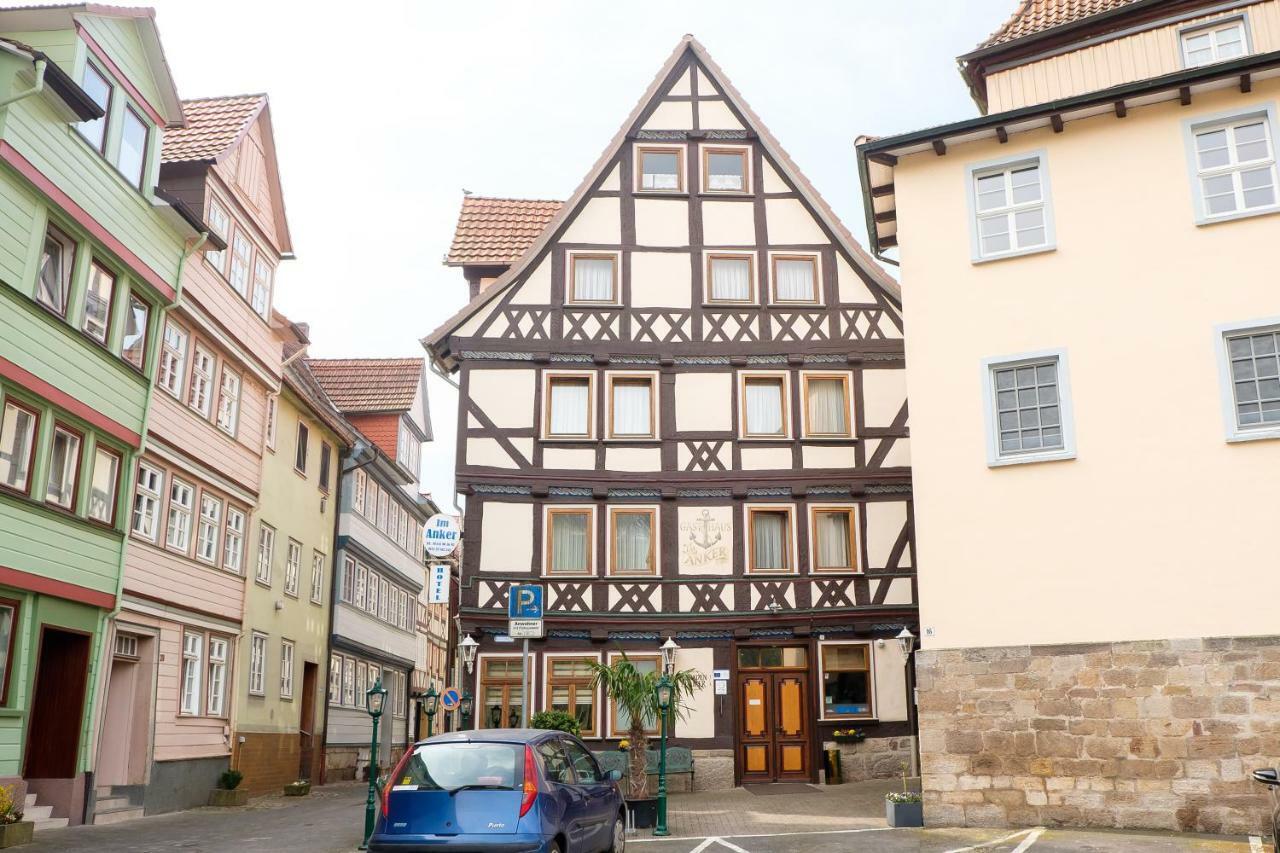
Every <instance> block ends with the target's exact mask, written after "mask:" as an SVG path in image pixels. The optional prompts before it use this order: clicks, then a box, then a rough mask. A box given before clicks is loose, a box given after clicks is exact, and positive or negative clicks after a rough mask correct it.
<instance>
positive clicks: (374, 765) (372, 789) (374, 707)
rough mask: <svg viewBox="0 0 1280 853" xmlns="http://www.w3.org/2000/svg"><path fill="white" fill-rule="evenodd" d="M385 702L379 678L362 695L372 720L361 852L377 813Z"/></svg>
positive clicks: (385, 693)
mask: <svg viewBox="0 0 1280 853" xmlns="http://www.w3.org/2000/svg"><path fill="white" fill-rule="evenodd" d="M386 701H387V688H385V687H383V686H382V678H381V677H379V678H378V680H377V681H375V682H374V683H373V686H372V687H370V688H369V689H368V690H367V691H366V692H365V694H364V710H365V712H366V713H367V714H368V715H369V717H370V718H371V719H372V720H373V739H372V740H370V741H369V798H368V799H367V800H365V804H364V843H363V844H361V845H360V849H361V850H366V849H368V847H369V838H370V836H372V835H373V823H374V819H375V817H376V815H377V813H378V719H379V718H380V717H381V716H382V706H383V705H384V704H386Z"/></svg>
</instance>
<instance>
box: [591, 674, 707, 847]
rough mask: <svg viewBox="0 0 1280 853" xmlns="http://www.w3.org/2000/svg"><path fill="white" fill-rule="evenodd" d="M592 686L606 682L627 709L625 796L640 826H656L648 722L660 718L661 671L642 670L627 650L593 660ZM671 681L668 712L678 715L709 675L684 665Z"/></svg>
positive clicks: (683, 713)
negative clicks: (609, 659) (606, 659)
mask: <svg viewBox="0 0 1280 853" xmlns="http://www.w3.org/2000/svg"><path fill="white" fill-rule="evenodd" d="M591 666H592V669H593V670H594V674H593V676H592V682H591V683H592V687H593V688H595V687H601V686H603V687H604V689H605V692H606V693H607V694H608V695H609V697H610V698H611V699H613V701H614V702H615V703H616V704H617V706H618V708H619V709H621V710H623V711H625V712H626V715H627V719H628V726H627V744H628V758H627V777H626V783H625V784H626V787H625V789H624V796H625V797H626V800H627V810H628V811H629V812H630V813H631V814H632V815H634V817H635V825H636V827H637V828H639V829H644V828H646V827H650V826H653V823H654V820H655V819H656V816H657V807H658V801H657V798H656V797H650V796H649V773H648V748H649V735H648V734H647V733H646V732H645V728H646V726H647V725H648V726H652V724H653V721H654V720H658V719H659V714H660V711H659V709H658V698H657V693H656V691H655V689H654V688H655V687H656V686H657V684H658V678H659V673H657V672H642V671H640V670H639V669H637V668H636V665H635V664H634V663H632V662H631V661H630V660H629V659H628V658H627V655H626V652H623V653H622V655H620V656H619V657H618V658H616V659H614V660H613V661H612V662H611V663H609V664H608V665H605V664H602V663H593V664H592V665H591ZM668 679H669V680H670V682H671V708H670V711H669V712H668V713H670V714H671V715H672V717H674V718H676V719H684V717H685V716H686V715H687V714H688V701H689V698H690V697H691V696H692V695H693V693H694V691H696V690H699V689H701V688H702V686H703V685H704V684H706V681H707V679H706V676H704V675H703V674H702V673H701V672H698V671H697V670H694V669H682V670H679V671H678V672H673V673H671V675H669V676H668Z"/></svg>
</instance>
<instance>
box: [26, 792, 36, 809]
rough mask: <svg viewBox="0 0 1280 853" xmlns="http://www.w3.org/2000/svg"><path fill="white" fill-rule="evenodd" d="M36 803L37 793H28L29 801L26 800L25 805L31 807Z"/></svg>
mask: <svg viewBox="0 0 1280 853" xmlns="http://www.w3.org/2000/svg"><path fill="white" fill-rule="evenodd" d="M35 804H36V795H35V794H27V801H26V803H24V804H23V805H24V806H25V807H26V808H31V807H32V806H34V805H35Z"/></svg>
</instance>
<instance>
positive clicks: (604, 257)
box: [564, 252, 622, 308]
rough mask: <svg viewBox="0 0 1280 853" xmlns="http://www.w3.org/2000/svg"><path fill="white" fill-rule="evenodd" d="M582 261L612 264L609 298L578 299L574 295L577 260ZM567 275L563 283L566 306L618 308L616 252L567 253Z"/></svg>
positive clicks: (619, 295) (619, 286)
mask: <svg viewBox="0 0 1280 853" xmlns="http://www.w3.org/2000/svg"><path fill="white" fill-rule="evenodd" d="M579 259H582V260H584V261H609V262H611V263H612V264H613V274H612V281H611V285H612V286H611V287H610V290H609V298H608V299H606V300H602V299H579V298H578V297H577V296H576V295H575V290H576V287H577V279H578V274H577V267H578V260H579ZM565 267H566V269H567V271H568V274H569V280H568V281H567V282H565V289H564V293H565V298H564V302H565V304H566V305H581V306H583V307H605V308H609V307H614V308H616V307H618V305H619V303H620V301H621V291H622V282H621V281H620V280H619V275H618V272H619V263H618V253H617V252H569V263H567V264H565Z"/></svg>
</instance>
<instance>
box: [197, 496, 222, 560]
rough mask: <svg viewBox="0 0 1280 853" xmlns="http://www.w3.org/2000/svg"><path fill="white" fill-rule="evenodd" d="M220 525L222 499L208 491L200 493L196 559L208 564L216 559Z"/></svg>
mask: <svg viewBox="0 0 1280 853" xmlns="http://www.w3.org/2000/svg"><path fill="white" fill-rule="evenodd" d="M221 527H222V501H220V500H218V499H217V498H215V497H214V496H213V495H211V494H209V493H208V492H201V493H200V522H199V524H198V525H197V528H196V559H197V560H201V561H203V562H206V563H209V564H215V563H216V562H217V561H218V532H219V530H220V529H221Z"/></svg>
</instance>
